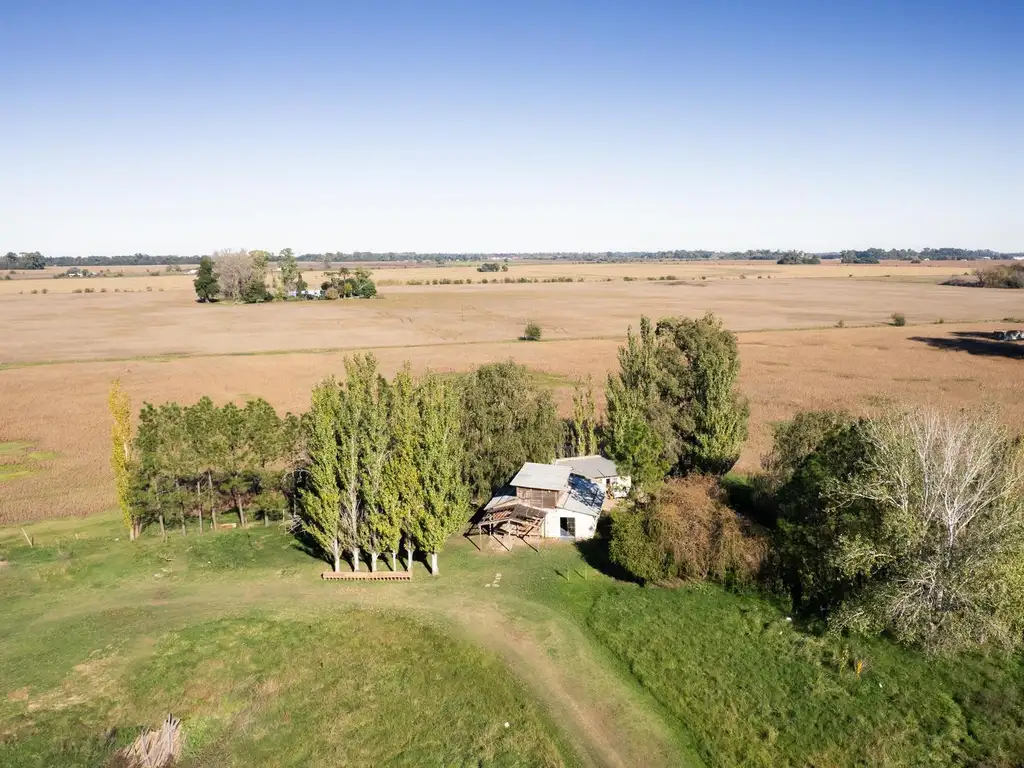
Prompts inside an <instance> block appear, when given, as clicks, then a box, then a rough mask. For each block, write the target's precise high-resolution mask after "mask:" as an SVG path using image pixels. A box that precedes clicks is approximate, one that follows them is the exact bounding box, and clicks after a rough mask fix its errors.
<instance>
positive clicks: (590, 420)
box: [568, 376, 597, 456]
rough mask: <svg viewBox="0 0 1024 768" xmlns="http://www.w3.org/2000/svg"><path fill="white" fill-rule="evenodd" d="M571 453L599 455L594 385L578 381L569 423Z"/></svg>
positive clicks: (576, 454)
mask: <svg viewBox="0 0 1024 768" xmlns="http://www.w3.org/2000/svg"><path fill="white" fill-rule="evenodd" d="M568 442H569V446H568V447H569V451H570V452H571V453H572V455H574V456H592V455H594V454H595V453H597V406H596V405H595V404H594V383H593V380H592V379H591V378H590V377H589V376H588V377H587V380H586V382H583V381H577V382H576V384H575V385H574V386H573V391H572V418H571V419H570V421H569V441H568Z"/></svg>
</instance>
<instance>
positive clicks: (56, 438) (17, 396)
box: [0, 262, 1024, 523]
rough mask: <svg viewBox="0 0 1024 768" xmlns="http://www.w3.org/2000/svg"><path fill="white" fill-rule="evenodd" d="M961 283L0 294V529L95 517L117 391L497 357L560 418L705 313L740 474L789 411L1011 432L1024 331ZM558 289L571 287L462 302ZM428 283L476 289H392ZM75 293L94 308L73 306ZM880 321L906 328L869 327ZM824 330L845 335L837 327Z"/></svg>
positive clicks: (714, 271)
mask: <svg viewBox="0 0 1024 768" xmlns="http://www.w3.org/2000/svg"><path fill="white" fill-rule="evenodd" d="M969 266H970V265H965V264H963V263H959V264H950V263H939V262H932V263H928V264H922V265H900V264H881V265H864V266H850V265H838V264H835V265H831V264H829V265H820V266H818V265H815V266H779V265H775V264H772V263H768V262H722V263H714V264H708V263H679V262H675V263H669V264H642V265H641V264H566V263H559V264H518V263H515V262H513V263H512V265H511V267H510V271H509V272H508V273H497V274H496V275H494V274H481V273H478V272H476V270H475V267H473V266H461V267H444V268H434V267H411V268H390V269H375V270H374V277H375V278H376V279H377V280H378V281H379V283H380V285H381V296H380V297H379V298H378V299H375V300H371V301H354V300H353V301H343V302H303V303H271V304H266V305H258V306H236V305H228V304H218V305H199V304H196V303H195V301H194V296H193V293H192V288H191V277H188V276H179V275H161V276H151V275H146V274H145V273H144V272H143V274H141V275H135V276H125V277H104V278H88V279H73V278H64V279H60V280H54V279H52V278H37V279H34V280H29V279H20V280H11V281H0V322H3V324H4V325H3V327H4V328H5V329H6V333H5V334H4V337H3V338H4V340H3V343H2V344H0V523H3V522H14V521H19V520H26V519H35V518H43V517H50V516H63V515H78V514H88V513H92V512H96V511H99V510H102V509H106V508H109V507H110V506H111V504H112V493H111V479H110V471H109V468H108V450H109V449H108V440H109V431H108V430H109V425H108V417H107V412H106V395H107V390H108V387H109V384H110V380H111V379H112V378H115V377H118V378H121V379H122V381H123V383H124V386H125V388H126V389H127V391H128V392H129V393H130V394H131V395H132V397H133V399H134V401H135V404H136V405H139V404H141V402H142V401H143V400H150V401H156V402H159V401H164V400H179V401H193V400H195V399H197V398H198V397H200V396H201V395H204V394H205V395H210V396H211V397H213V398H214V399H215V400H217V401H222V402H223V401H226V400H229V399H233V400H237V401H243V400H245V399H246V398H248V397H254V396H262V397H265V398H267V400H269V401H270V402H271V403H273V404H274V405H275V406H277V407H279V408H280V409H283V410H293V411H296V410H301V409H304V408H305V407H306V405H307V401H308V397H309V391H310V388H311V387H312V385H313V384H314V383H315V382H316V381H317V380H318V379H320V378H322V377H323V376H325V375H327V374H329V373H337V372H339V371H340V370H341V367H342V359H343V357H344V355H345V354H347V353H350V352H351V351H356V350H367V349H369V350H372V351H373V352H374V354H375V355H376V356H377V357H378V359H379V360H380V361H381V364H382V367H383V368H384V369H385V370H387V371H393V370H394V369H396V368H397V367H398V366H399V365H401V364H402V362H403V361H404V360H410V361H411V362H412V364H413V366H414V368H415V369H418V370H423V369H426V368H432V369H436V370H463V369H467V368H470V367H471V366H474V365H477V364H480V363H483V362H488V361H494V360H503V359H508V358H514V359H516V360H517V361H520V362H522V363H524V364H526V365H528V366H530V367H531V368H533V369H536V370H537V371H540V372H542V373H543V374H547V375H543V376H541V381H542V382H544V383H545V384H546V385H548V386H551V387H553V388H555V389H556V390H557V391H558V396H559V398H560V399H561V401H562V402H563V404H564V403H565V401H566V399H567V395H568V389H569V387H570V385H571V381H572V379H573V378H574V377H579V376H586V375H588V374H589V375H592V376H594V378H595V380H596V381H597V383H598V384H600V383H601V382H602V380H603V378H604V376H605V374H606V373H607V372H608V371H609V370H611V369H612V368H613V367H614V366H615V364H616V356H615V353H616V349H617V347H618V345H619V343H621V340H622V339H623V337H624V336H625V331H626V327H627V326H628V325H630V324H633V325H635V324H636V322H637V320H638V318H639V317H640V315H641V314H647V315H650V316H652V317H654V318H657V317H662V316H665V315H673V314H686V315H699V314H702V313H703V312H705V311H713V312H715V313H716V314H718V315H720V316H721V317H722V318H723V319H724V320H725V322H726V324H727V325H728V326H729V327H730V328H733V329H734V330H736V331H737V332H738V334H739V341H740V349H741V357H742V363H743V372H742V376H741V386H742V388H743V390H744V392H745V393H746V394H747V396H748V397H749V398H750V401H751V440H750V442H749V444H748V446H747V448H746V450H745V452H744V454H743V457H742V459H741V467H743V468H748V469H749V468H753V467H755V466H756V465H757V461H758V457H759V456H760V454H761V453H762V452H763V451H764V449H765V448H766V446H767V444H768V440H769V435H770V424H771V422H773V421H776V420H778V419H782V418H785V417H787V416H789V415H791V414H792V413H793V412H794V411H796V410H799V409H803V408H821V407H845V408H847V409H849V410H852V411H855V412H859V411H863V410H867V409H870V408H872V407H873V406H875V405H877V404H878V402H879V401H880V399H882V398H890V399H896V400H906V401H912V402H929V403H936V404H942V405H946V406H964V405H991V406H992V407H994V408H996V409H998V410H999V411H1000V413H1001V414H1002V415H1003V417H1004V418H1005V419H1006V420H1007V421H1008V422H1009V423H1011V424H1013V425H1015V426H1018V427H1024V384H1022V383H1021V382H1022V377H1021V370H1022V369H1021V366H1022V365H1024V344H1020V345H1016V346H1015V345H1013V344H1009V343H1007V344H1001V343H997V342H993V341H989V340H988V339H986V338H984V337H983V334H985V333H987V332H990V331H992V330H994V329H996V328H1004V327H1022V326H1024V324H1012V323H1007V322H1004V321H1003V318H1006V317H1010V316H1016V317H1021V316H1024V296H1022V295H1021V292H1019V291H998V290H981V289H970V288H956V287H949V286H941V285H938V283H940V282H941V281H942V280H945V279H946V278H948V277H949V276H951V275H954V274H963V272H964V271H966V270H967V269H969ZM314 275H315V273H308V274H307V279H309V280H310V282H314V281H315V280H316V278H315V277H314ZM669 275H671V276H673V277H674V279H673V280H648V279H646V278H658V277H662V276H669ZM562 276H571V277H574V278H579V277H582V278H583V279H584V281H583V282H573V283H530V284H513V285H509V284H497V285H495V284H488V285H481V284H479V280H480V279H481V278H484V277H487V278H489V279H494V278H495V277H497V278H498V279H499V280H500V279H501V278H504V277H512V278H519V277H530V278H537V279H541V280H542V279H545V278H552V277H562ZM626 276H629V277H635V278H638V279H637V280H634V281H629V282H627V281H624V280H623V279H622V278H623V277H626ZM443 278H447V279H450V280H457V279H463V280H464V279H467V278H468V279H472V280H473V281H474V283H473V284H472V285H421V286H418V285H406V284H404V283H405V281H408V280H432V279H443ZM399 281H401V282H402V283H403V284H401V285H399V284H397V283H398V282H399ZM29 286H32V287H37V286H38V287H39V288H42V287H45V288H47V289H48V292H47V294H41V293H39V294H31V293H30V290H31V288H30V287H29ZM84 288H92V289H93V290H94V292H93V293H72V291H73V290H75V289H84ZM147 288H151V289H152V290H147ZM104 290H105V292H104ZM892 312H902V313H904V314H905V315H906V316H907V320H908V323H909V325H907V326H906V327H902V328H897V327H891V326H887V325H885V323H887V322H888V318H889V316H890V314H891V313H892ZM940 319H941V320H943V321H944V323H943V324H938V321H939V320H940ZM527 320H535V321H536V322H538V323H539V324H540V325H541V326H542V328H543V329H544V341H542V342H540V343H527V342H520V341H517V340H516V339H517V338H518V336H519V334H520V333H521V332H522V329H523V325H524V324H525V322H526V321H527ZM839 321H843V324H844V325H845V326H846V327H844V328H836V327H835V326H836V325H837V323H839ZM979 334H980V335H979ZM15 443H17V445H14V444H15Z"/></svg>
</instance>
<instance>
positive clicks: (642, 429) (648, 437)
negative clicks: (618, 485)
mask: <svg viewBox="0 0 1024 768" xmlns="http://www.w3.org/2000/svg"><path fill="white" fill-rule="evenodd" d="M649 405H650V404H649V403H648V402H647V400H646V399H645V398H644V396H643V394H642V392H641V391H639V390H634V389H624V388H623V387H622V386H621V385H620V384H618V383H617V382H613V383H610V385H609V387H608V430H607V433H606V442H607V450H608V455H609V456H610V457H611V458H612V459H614V460H615V462H616V464H617V465H618V467H619V471H620V472H622V473H623V474H628V475H629V476H630V478H631V481H632V485H633V487H634V488H636V489H637V490H638V491H644V490H646V489H649V488H652V487H653V486H655V485H656V484H657V483H659V482H661V481H662V480H663V479H664V478H665V475H666V474H667V473H668V471H669V468H670V464H669V460H668V459H667V458H666V455H665V454H666V451H665V449H664V442H663V441H662V438H661V435H660V434H659V433H658V432H657V431H656V430H655V427H654V425H653V423H652V421H651V419H650V418H649V417H650V409H649ZM623 470H624V471H623Z"/></svg>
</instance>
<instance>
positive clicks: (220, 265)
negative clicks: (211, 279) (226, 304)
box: [213, 249, 257, 301]
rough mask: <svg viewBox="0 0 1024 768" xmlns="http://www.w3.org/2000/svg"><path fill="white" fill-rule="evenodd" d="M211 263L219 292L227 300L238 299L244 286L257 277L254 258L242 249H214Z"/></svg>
mask: <svg viewBox="0 0 1024 768" xmlns="http://www.w3.org/2000/svg"><path fill="white" fill-rule="evenodd" d="M213 263H214V271H215V274H216V276H217V283H218V284H219V285H220V292H221V294H222V295H223V296H224V298H225V299H228V300H229V301H238V300H239V299H240V298H241V297H242V291H243V290H244V289H245V287H246V286H247V285H249V283H251V282H252V281H253V280H254V279H255V278H256V277H257V271H256V260H255V259H254V258H253V256H252V254H251V253H249V252H248V251H246V250H244V249H243V250H239V251H231V250H223V251H214V253H213Z"/></svg>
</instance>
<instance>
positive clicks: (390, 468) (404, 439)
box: [372, 363, 423, 570]
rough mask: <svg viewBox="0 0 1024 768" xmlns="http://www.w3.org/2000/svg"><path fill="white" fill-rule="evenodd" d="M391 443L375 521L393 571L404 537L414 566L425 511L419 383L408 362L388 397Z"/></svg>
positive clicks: (409, 558) (408, 558) (408, 563)
mask: <svg viewBox="0 0 1024 768" xmlns="http://www.w3.org/2000/svg"><path fill="white" fill-rule="evenodd" d="M388 424H389V425H390V428H391V444H390V447H389V450H388V454H387V458H386V461H385V465H384V473H383V482H382V486H381V509H380V513H379V516H378V517H377V518H375V519H374V520H373V522H372V525H373V526H374V529H375V530H376V532H377V536H378V538H379V540H380V546H381V549H382V550H385V551H389V552H391V570H396V569H397V568H396V566H397V564H396V562H395V561H396V554H397V551H398V546H399V544H400V543H401V542H400V540H401V538H402V537H403V536H404V537H405V544H406V553H407V555H406V557H407V559H406V566H407V568H409V569H410V570H411V569H412V554H413V541H414V533H415V530H416V525H417V521H418V520H419V519H420V518H421V516H422V514H423V488H422V482H421V479H420V472H419V463H418V459H419V453H420V432H421V428H420V415H419V403H418V401H417V392H416V386H415V384H414V382H413V379H412V374H411V373H410V370H409V365H408V363H406V365H405V366H404V367H403V368H402V370H401V371H399V372H398V374H397V375H396V376H395V381H394V384H393V386H392V387H391V389H390V397H389V398H388Z"/></svg>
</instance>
